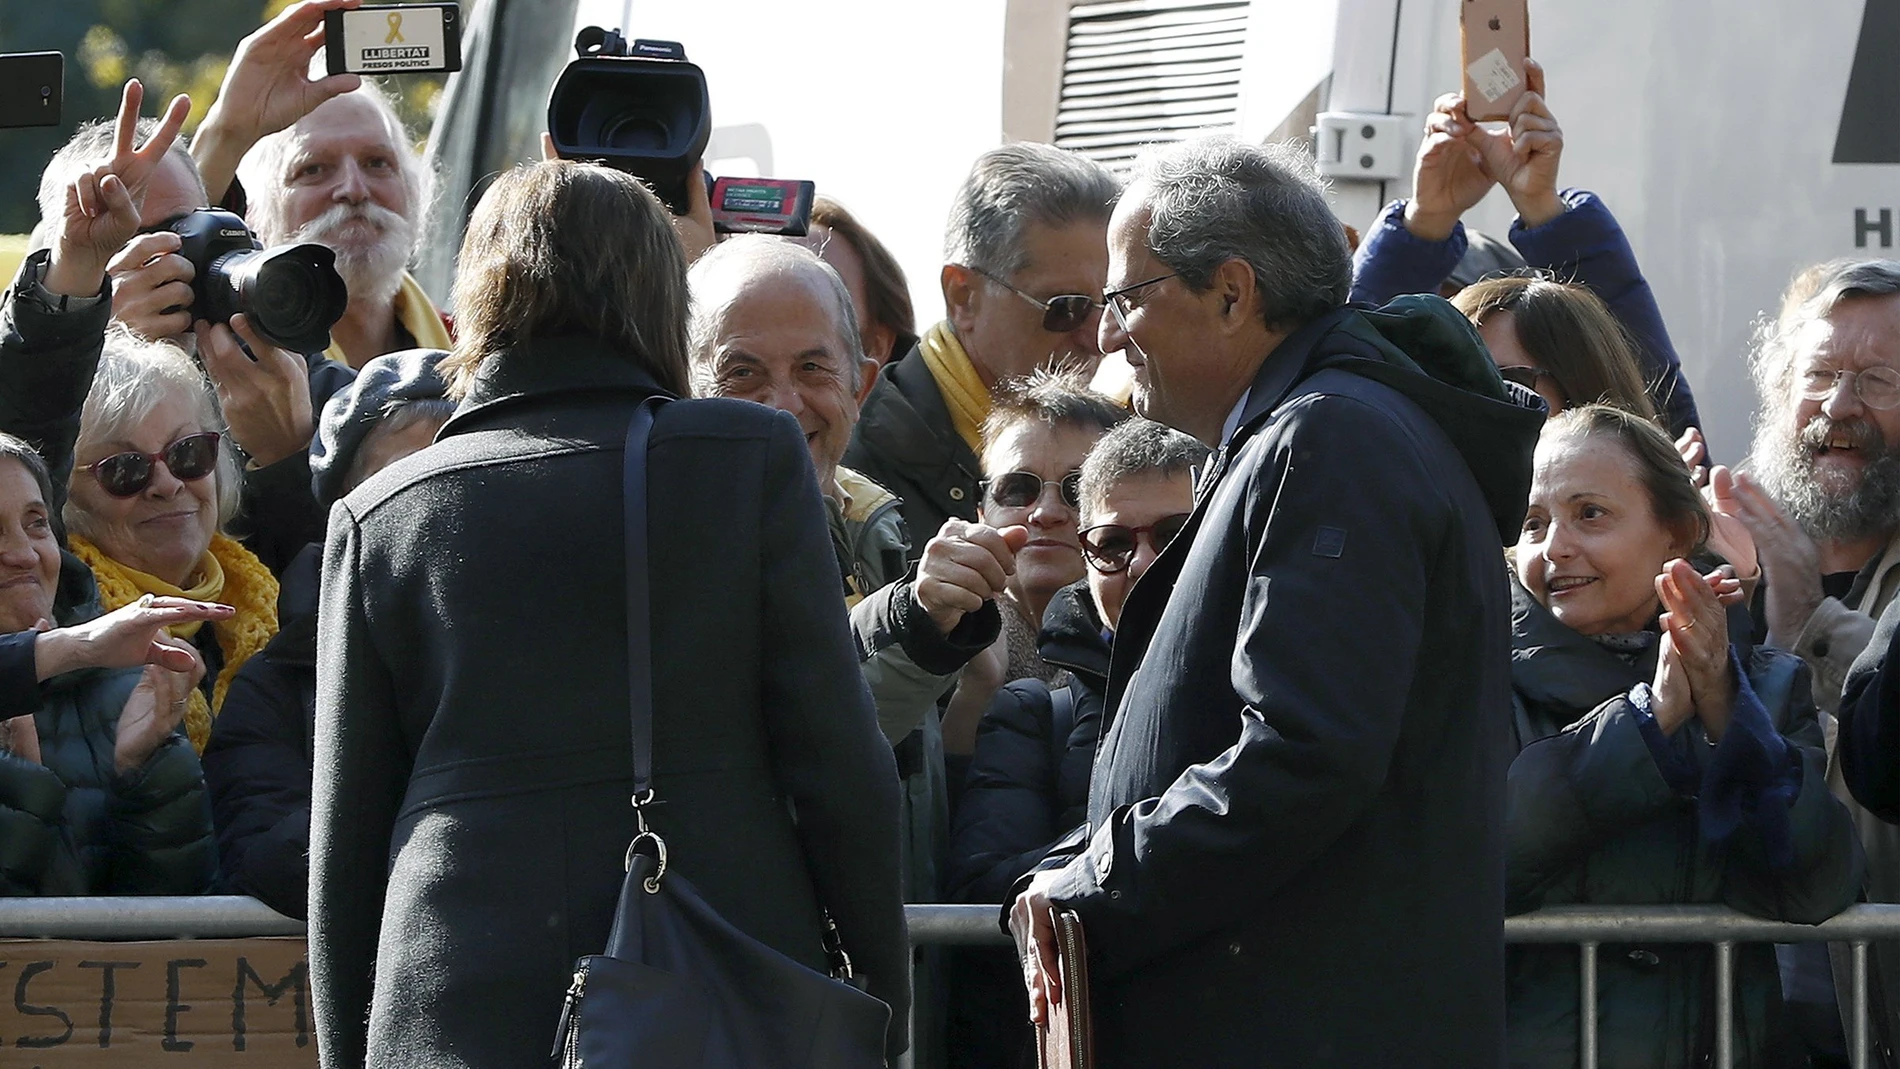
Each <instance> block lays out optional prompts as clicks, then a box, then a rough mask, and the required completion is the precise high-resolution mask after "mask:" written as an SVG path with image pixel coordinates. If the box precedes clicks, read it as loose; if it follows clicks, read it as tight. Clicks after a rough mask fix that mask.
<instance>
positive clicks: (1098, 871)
mask: <svg viewBox="0 0 1900 1069" xmlns="http://www.w3.org/2000/svg"><path fill="white" fill-rule="evenodd" d="M1114 867H1115V855H1114V854H1111V853H1109V852H1108V851H1106V850H1104V851H1103V852H1102V853H1100V854H1097V855H1096V856H1095V878H1096V879H1098V880H1106V879H1108V870H1109V869H1112V868H1114Z"/></svg>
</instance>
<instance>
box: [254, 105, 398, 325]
mask: <svg viewBox="0 0 1900 1069" xmlns="http://www.w3.org/2000/svg"><path fill="white" fill-rule="evenodd" d="M287 136H288V137H289V142H288V143H287V144H286V145H285V146H284V155H283V169H282V171H281V172H280V174H279V179H280V181H281V182H282V185H283V189H282V193H281V199H280V201H279V203H278V205H277V207H276V210H275V211H274V212H268V213H265V215H266V216H268V217H269V218H271V219H272V220H274V223H275V225H274V226H273V228H272V229H273V230H274V231H278V232H274V233H272V234H269V235H267V238H268V239H270V240H272V241H273V242H275V241H281V240H286V239H289V238H292V237H294V238H295V239H296V240H299V241H315V242H318V243H321V244H323V245H325V246H328V247H329V248H332V249H334V250H336V253H337V270H338V272H339V273H341V274H342V275H343V277H344V279H345V281H347V282H348V283H349V286H350V291H351V295H352V297H358V296H364V295H365V291H368V295H374V296H385V297H386V296H393V295H394V293H395V289H396V286H397V285H399V284H400V282H401V273H402V270H403V268H404V267H405V266H406V265H407V263H408V261H409V257H410V255H411V254H412V253H413V252H414V251H415V248H414V246H415V226H414V224H413V222H412V221H411V219H410V213H411V211H412V209H413V207H414V206H413V205H411V204H410V203H409V187H408V185H407V183H405V181H404V178H403V173H402V167H403V163H402V159H403V156H402V152H401V147H400V146H399V145H397V144H396V142H395V138H394V131H392V130H391V129H390V125H389V123H387V122H386V121H385V120H384V117H383V115H382V113H381V111H379V110H378V109H377V107H376V105H375V104H374V103H373V102H371V101H370V100H369V99H368V98H367V97H363V96H361V95H358V94H354V93H345V94H344V95H342V96H339V97H336V98H335V99H332V100H330V101H327V102H325V103H324V104H323V105H321V106H320V107H318V108H317V109H316V110H315V111H312V112H311V113H310V114H309V115H306V116H305V117H304V118H303V119H302V121H300V122H298V124H297V125H296V127H295V128H294V129H293V130H292V131H291V132H290V133H289V134H288V135H287Z"/></svg>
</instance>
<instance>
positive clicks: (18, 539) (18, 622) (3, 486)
mask: <svg viewBox="0 0 1900 1069" xmlns="http://www.w3.org/2000/svg"><path fill="white" fill-rule="evenodd" d="M58 585H59V539H58V538H57V536H55V535H54V533H53V517H52V513H51V511H50V510H49V508H48V507H47V504H46V499H45V497H44V495H42V494H41V493H40V485H39V481H38V480H36V479H34V478H33V473H32V472H30V471H28V470H26V465H24V464H22V463H20V462H19V461H17V460H14V459H12V458H11V457H6V458H0V631H8V632H12V631H25V630H27V629H29V628H31V627H32V626H33V624H34V623H35V622H37V621H39V620H41V619H48V620H50V619H52V616H53V594H54V592H55V590H56V589H57V588H58Z"/></svg>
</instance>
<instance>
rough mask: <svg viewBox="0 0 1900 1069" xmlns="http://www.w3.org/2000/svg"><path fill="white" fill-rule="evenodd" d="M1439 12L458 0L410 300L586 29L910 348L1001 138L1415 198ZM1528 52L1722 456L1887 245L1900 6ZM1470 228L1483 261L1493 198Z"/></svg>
mask: <svg viewBox="0 0 1900 1069" xmlns="http://www.w3.org/2000/svg"><path fill="white" fill-rule="evenodd" d="M1458 3H1459V0H1251V2H1250V0H1086V2H1075V3H1070V2H1069V0H954V2H949V3H942V2H929V0H805V2H803V3H800V4H797V5H786V4H781V3H768V2H764V0H727V2H726V3H721V4H716V5H715V4H654V3H633V2H631V0H475V2H474V3H473V4H471V5H470V8H469V11H468V13H467V15H468V17H467V22H466V24H467V27H468V30H467V37H466V39H465V41H464V46H463V54H464V56H465V61H466V69H465V70H464V72H463V73H462V74H461V75H459V76H457V77H456V78H454V79H453V80H452V81H451V82H450V87H449V92H448V94H447V96H446V97H445V101H444V106H443V111H442V113H441V116H440V117H439V119H438V121H437V124H436V128H435V131H434V133H433V135H432V137H431V141H430V152H431V155H432V157H433V159H434V160H435V162H436V163H437V164H438V166H440V167H441V168H442V171H443V178H444V186H445V190H444V196H443V197H442V199H441V202H440V204H439V206H438V218H437V219H436V220H435V226H434V228H433V229H432V231H431V233H432V245H431V247H430V249H429V250H428V251H427V253H426V255H425V258H424V262H423V265H422V268H421V270H420V274H421V276H422V278H423V279H424V281H425V284H426V285H428V286H429V288H430V289H431V291H432V292H434V293H435V294H437V295H438V296H443V295H445V291H446V289H447V279H448V278H449V272H450V270H451V263H452V259H453V251H454V248H455V246H456V245H457V243H458V242H459V239H460V234H461V224H462V220H463V218H464V217H465V212H466V209H467V207H468V206H469V205H470V204H472V203H473V199H472V194H473V193H475V192H478V191H479V188H480V187H481V185H482V179H483V178H484V177H486V176H490V175H492V174H494V173H496V172H497V171H499V170H500V169H502V168H505V167H507V166H509V165H511V164H513V163H515V162H518V161H521V160H526V159H532V158H534V157H535V156H536V155H537V154H538V151H539V141H538V139H539V135H540V131H541V130H542V129H543V126H544V124H545V121H546V102H547V93H548V89H549V88H550V87H551V86H552V85H553V82H554V78H555V75H556V74H558V73H559V71H560V69H561V67H562V66H563V65H565V63H566V62H567V61H568V60H569V59H570V58H572V56H573V50H572V45H573V39H574V34H575V32H576V31H577V30H578V29H579V28H580V27H582V26H586V25H600V26H604V27H607V28H610V29H611V28H615V27H619V28H623V29H624V30H625V31H626V33H627V36H628V37H629V38H633V37H650V38H662V39H667V40H675V41H679V42H682V43H683V44H684V45H685V48H686V52H687V55H688V57H689V58H691V59H692V60H693V61H694V62H696V63H698V64H699V65H700V66H702V67H703V68H705V70H706V74H707V78H708V81H709V84H710V91H711V97H712V107H713V118H714V122H715V125H716V130H715V134H714V142H713V145H712V147H711V149H710V151H709V156H710V157H711V159H712V168H711V169H712V170H713V171H714V173H721V172H723V173H728V174H745V173H748V172H750V173H758V174H764V175H772V176H778V177H792V178H810V179H813V180H814V181H816V182H817V184H818V187H819V189H820V190H821V191H822V192H825V193H827V194H829V195H831V196H834V197H836V198H838V199H839V200H841V201H843V202H844V203H845V204H846V205H848V206H849V207H850V208H851V209H852V210H853V211H854V212H855V213H857V214H858V215H859V217H860V218H862V219H863V220H864V221H865V222H866V224H867V225H868V226H870V227H871V229H872V230H873V231H875V232H876V233H877V234H878V235H879V236H880V237H882V238H883V239H884V240H885V241H886V242H887V243H888V244H889V245H890V246H891V248H892V250H893V251H894V252H895V253H896V254H897V256H898V258H899V260H900V261H901V262H902V263H903V265H904V268H905V270H906V271H907V272H908V273H909V275H910V279H911V285H912V292H913V295H914V298H915V303H916V306H917V313H918V318H919V319H920V320H921V321H922V322H924V323H928V322H930V321H931V320H933V319H935V318H936V317H937V316H939V315H940V314H941V309H942V303H941V298H940V296H939V295H938V291H937V282H936V279H937V273H938V268H939V266H940V265H941V254H940V247H941V241H942V238H941V235H942V225H943V218H944V214H945V211H946V208H947V206H948V203H949V199H950V195H951V193H952V191H953V190H954V189H955V187H956V184H957V183H958V181H960V180H961V178H962V177H963V174H964V172H965V171H966V169H967V168H968V166H969V163H970V161H971V159H972V158H973V157H974V156H975V155H976V154H977V153H979V152H981V151H982V150H983V149H985V148H988V147H990V146H992V145H995V144H998V143H1000V142H1002V141H1003V140H1005V139H1008V138H1020V139H1036V140H1048V141H1054V142H1055V143H1057V144H1061V145H1065V146H1068V147H1073V148H1076V149H1077V150H1078V151H1083V152H1087V153H1090V154H1093V155H1096V156H1098V157H1100V158H1102V159H1103V160H1104V161H1106V162H1109V163H1110V164H1111V165H1114V164H1117V163H1120V162H1125V161H1126V160H1127V159H1128V158H1129V156H1130V155H1131V154H1132V152H1133V151H1134V149H1135V147H1136V146H1138V145H1139V144H1141V143H1143V142H1146V141H1152V140H1161V139H1171V138H1176V137H1182V136H1190V135H1192V134H1195V133H1200V132H1207V131H1223V132H1231V133H1234V134H1236V135H1237V136H1240V137H1243V138H1249V139H1253V140H1269V139H1274V138H1277V137H1285V136H1306V135H1307V134H1308V131H1309V130H1310V129H1311V128H1313V127H1314V126H1316V125H1317V126H1319V127H1320V128H1321V136H1320V138H1319V139H1318V141H1319V147H1320V150H1321V151H1322V152H1323V153H1324V154H1325V156H1326V157H1327V159H1328V160H1329V161H1331V160H1336V161H1337V164H1336V165H1335V164H1334V163H1331V162H1329V163H1328V165H1327V166H1328V169H1329V170H1331V171H1333V172H1334V181H1335V189H1334V199H1335V205H1336V208H1337V210H1338V212H1339V214H1340V217H1341V218H1342V219H1344V220H1345V221H1346V222H1348V223H1350V224H1352V225H1353V226H1355V227H1358V228H1360V229H1362V230H1363V229H1364V228H1365V227H1366V226H1367V225H1368V224H1369V223H1370V222H1371V221H1372V219H1373V218H1374V216H1375V215H1376V213H1377V212H1378V210H1379V208H1380V206H1381V205H1382V204H1383V203H1384V202H1385V201H1387V200H1388V199H1390V198H1393V197H1399V196H1403V195H1405V193H1406V192H1407V187H1408V184H1409V181H1410V175H1411V158H1412V154H1413V152H1414V151H1415V150H1416V148H1417V145H1418V139H1419V131H1420V128H1421V125H1422V122H1423V118H1424V116H1425V114H1426V113H1427V112H1429V111H1430V109H1431V101H1432V100H1433V99H1434V98H1435V97H1436V96H1437V95H1438V94H1440V93H1442V92H1447V91H1450V90H1453V89H1456V88H1457V86H1458V84H1459V75H1458V36H1457V25H1458ZM1531 34H1532V52H1533V54H1534V55H1536V56H1537V57H1538V58H1539V60H1540V61H1541V62H1542V63H1543V64H1544V66H1545V68H1546V69H1547V71H1548V75H1549V87H1550V92H1549V96H1550V102H1551V107H1552V110H1553V111H1554V112H1555V113H1556V115H1557V117H1558V119H1559V121H1560V122H1561V123H1562V125H1563V127H1564V130H1565V134H1566V148H1565V153H1564V162H1563V180H1564V182H1565V184H1567V185H1574V186H1579V187H1583V188H1587V189H1592V190H1595V191H1596V192H1597V193H1599V194H1601V195H1602V197H1603V198H1604V200H1605V202H1606V203H1608V204H1609V205H1610V207H1611V208H1612V209H1613V210H1614V211H1615V213H1616V214H1617V216H1618V218H1619V219H1620V220H1621V221H1622V223H1623V225H1624V227H1625V229H1626V230H1627V231H1628V233H1629V236H1630V240H1631V242H1632V243H1633V244H1634V245H1635V248H1636V252H1637V255H1638V257H1639V259H1640V261H1641V263H1642V265H1643V269H1644V272H1645V274H1646V275H1647V276H1648V278H1649V280H1650V282H1651V283H1652V284H1653V286H1654V287H1655V290H1656V295H1657V298H1658V300H1659V301H1660V303H1661V305H1662V310H1663V313H1664V316H1665V317H1666V319H1667V321H1668V325H1669V330H1670V333H1671V335H1672V336H1673V338H1674V340H1675V343H1676V346H1677V348H1678V350H1679V351H1680V353H1681V357H1682V363H1683V368H1684V371H1685V372H1686V373H1687V374H1688V375H1689V378H1690V381H1691V384H1692V385H1693V387H1694V389H1695V393H1696V398H1697V401H1698V403H1699V405H1700V407H1701V412H1702V415H1703V419H1704V422H1705V424H1706V426H1707V430H1708V433H1709V436H1710V438H1711V440H1712V443H1713V447H1714V450H1715V452H1716V454H1717V455H1718V457H1719V458H1720V459H1725V460H1733V459H1738V458H1739V457H1740V456H1741V455H1742V453H1744V452H1745V451H1746V448H1747V443H1748V439H1749V417H1750V414H1751V412H1752V410H1753V406H1754V392H1753V388H1752V386H1751V385H1750V383H1749V381H1748V377H1747V375H1746V366H1745V354H1746V353H1747V350H1748V347H1749V334H1750V326H1751V322H1752V321H1753V319H1754V318H1755V317H1756V316H1757V315H1759V314H1760V313H1761V312H1763V311H1764V310H1767V309H1770V308H1772V307H1774V305H1775V302H1776V298H1777V295H1778V294H1779V292H1780V291H1781V289H1782V287H1783V286H1784V285H1785V284H1786V282H1787V281H1788V279H1789V277H1790V276H1791V275H1792V273H1793V272H1794V271H1795V270H1797V269H1798V268H1800V267H1802V266H1804V265H1806V264H1809V263H1812V262H1814V261H1817V260H1822V259H1827V258H1831V257H1836V256H1852V255H1863V256H1874V255H1892V253H1891V251H1890V250H1891V249H1892V247H1893V245H1894V242H1895V240H1896V237H1900V220H1897V219H1896V218H1895V217H1896V215H1900V181H1897V180H1900V170H1896V169H1895V165H1896V164H1900V3H1897V2H1895V0H1804V2H1802V3H1800V4H1785V3H1768V2H1760V0H1719V2H1718V0H1531ZM1321 115H1326V116H1327V118H1325V119H1324V120H1322V119H1321V118H1320V116H1321ZM1384 116H1396V118H1381V117H1384ZM1368 130H1370V131H1372V134H1371V136H1366V131H1368ZM1469 222H1470V223H1471V224H1472V225H1475V226H1476V227H1478V228H1479V229H1481V230H1485V231H1488V232H1491V233H1493V234H1497V235H1502V234H1503V233H1504V232H1505V231H1506V229H1507V228H1508V226H1509V223H1510V210H1509V203H1508V201H1506V200H1505V198H1504V197H1503V196H1502V195H1494V196H1493V197H1492V198H1491V199H1490V200H1489V201H1487V202H1486V203H1485V204H1483V205H1480V206H1479V208H1478V209H1477V210H1476V211H1474V212H1473V213H1472V215H1471V216H1470V217H1469ZM1883 250H1888V251H1883Z"/></svg>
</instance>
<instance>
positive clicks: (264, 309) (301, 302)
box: [215, 242, 349, 353]
mask: <svg viewBox="0 0 1900 1069" xmlns="http://www.w3.org/2000/svg"><path fill="white" fill-rule="evenodd" d="M215 267H216V269H217V270H218V271H219V272H220V273H222V274H225V275H228V277H229V284H228V286H229V289H230V290H231V291H232V292H233V294H234V296H235V300H233V301H231V305H232V311H237V312H243V313H244V314H245V315H247V316H249V317H250V320H251V324H252V326H254V327H256V328H257V332H258V333H259V334H261V335H263V337H264V339H265V340H266V341H268V342H270V343H271V344H273V345H276V346H280V347H282V348H285V349H289V350H292V351H293V352H299V353H314V352H321V351H322V350H324V349H326V348H328V347H329V345H330V328H331V327H332V326H334V325H335V324H336V321H337V320H339V319H341V318H343V310H344V309H345V308H346V307H347V306H348V304H349V292H348V290H347V289H346V288H345V286H344V284H343V278H342V276H341V275H338V274H337V272H336V253H335V252H333V251H331V250H330V249H327V248H324V247H323V246H322V245H317V244H313V243H309V242H306V243H304V244H301V245H287V246H284V247H281V248H276V249H269V250H266V251H264V252H245V253H235V254H232V255H231V256H230V257H227V258H225V259H224V260H221V261H220V262H219V263H218V264H217V265H215Z"/></svg>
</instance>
